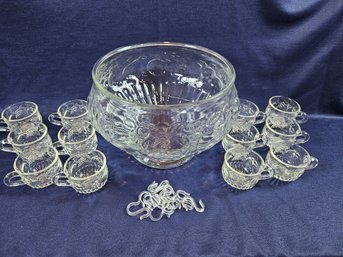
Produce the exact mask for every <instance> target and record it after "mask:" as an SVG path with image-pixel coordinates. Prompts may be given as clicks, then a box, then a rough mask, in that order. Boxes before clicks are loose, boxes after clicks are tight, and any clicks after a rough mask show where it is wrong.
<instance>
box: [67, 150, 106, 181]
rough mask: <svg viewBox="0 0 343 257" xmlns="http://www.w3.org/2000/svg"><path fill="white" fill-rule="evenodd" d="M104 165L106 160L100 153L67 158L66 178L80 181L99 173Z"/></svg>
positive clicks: (94, 152)
mask: <svg viewBox="0 0 343 257" xmlns="http://www.w3.org/2000/svg"><path fill="white" fill-rule="evenodd" d="M105 164H106V158H105V156H104V154H103V153H101V152H100V151H97V150H96V151H93V152H91V153H89V154H86V155H78V156H73V157H71V158H69V159H68V160H67V161H66V163H65V169H64V170H65V173H66V175H67V177H69V178H71V179H76V180H82V179H85V178H89V177H92V176H94V175H96V174H98V173H100V172H101V171H102V170H103V168H104V166H105Z"/></svg>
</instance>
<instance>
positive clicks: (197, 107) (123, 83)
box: [88, 42, 239, 169]
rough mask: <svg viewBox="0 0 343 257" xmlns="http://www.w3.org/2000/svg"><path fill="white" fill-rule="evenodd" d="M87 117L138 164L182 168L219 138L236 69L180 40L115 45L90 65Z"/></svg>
mask: <svg viewBox="0 0 343 257" xmlns="http://www.w3.org/2000/svg"><path fill="white" fill-rule="evenodd" d="M92 76H93V86H92V89H91V91H90V93H89V96H88V107H89V111H90V112H89V113H90V119H91V121H92V123H93V125H94V127H95V128H96V130H97V131H98V132H99V133H100V134H101V135H102V136H103V137H104V138H105V139H106V140H107V141H109V142H110V143H112V144H113V145H114V146H116V147H118V148H120V149H122V150H124V151H126V152H127V153H129V154H131V155H133V156H134V157H135V158H136V159H137V160H138V161H139V162H141V163H143V164H144V165H147V166H150V167H154V168H159V169H168V168H173V167H177V166H180V165H182V164H184V163H186V162H187V161H189V160H190V159H191V158H192V157H194V156H195V155H196V154H198V153H200V152H202V151H205V150H207V149H209V148H211V147H212V146H213V145H215V144H216V143H218V142H219V141H220V140H221V139H222V138H223V137H224V135H225V132H227V131H228V130H229V129H230V126H231V123H232V120H233V119H234V118H235V116H236V113H237V110H238V102H239V100H238V97H237V91H236V88H235V85H234V81H235V70H234V68H233V66H232V65H231V63H230V62H228V61H227V60H226V59H225V58H224V57H222V56H221V55H219V54H217V53H216V52H213V51H211V50H209V49H206V48H203V47H200V46H194V45H188V44H180V43H169V42H162V43H146V44H139V45H133V46H127V47H122V48H118V49H116V50H114V51H112V52H110V53H108V54H106V55H105V56H104V57H102V58H100V59H99V60H98V61H97V62H96V63H95V65H94V67H93V71H92Z"/></svg>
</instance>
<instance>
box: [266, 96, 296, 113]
mask: <svg viewBox="0 0 343 257" xmlns="http://www.w3.org/2000/svg"><path fill="white" fill-rule="evenodd" d="M281 97H282V98H286V99H288V100H290V101H291V102H293V103H295V105H296V106H297V109H298V110H297V111H294V112H287V111H284V110H281V109H279V108H277V107H276V106H275V105H274V104H273V103H272V100H273V99H275V98H281ZM268 103H269V106H270V107H272V108H273V109H275V110H277V111H278V112H282V113H289V114H296V113H298V112H300V111H301V106H300V104H299V103H298V102H297V101H295V100H294V99H292V98H290V97H287V96H282V95H275V96H272V97H271V98H269V100H268Z"/></svg>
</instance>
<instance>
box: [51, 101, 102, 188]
mask: <svg viewBox="0 0 343 257" xmlns="http://www.w3.org/2000/svg"><path fill="white" fill-rule="evenodd" d="M49 121H50V122H51V123H52V124H55V125H57V126H62V128H61V129H60V130H59V132H58V135H57V137H58V141H56V142H54V143H53V146H54V147H55V148H56V149H57V151H58V153H59V154H60V155H69V156H70V157H69V158H68V159H67V161H66V162H65V164H64V169H63V172H60V173H59V174H57V175H56V176H55V178H54V183H55V184H56V185H57V186H71V187H72V188H74V189H75V191H77V192H79V193H83V194H86V193H92V192H95V191H97V190H99V189H100V188H102V187H103V186H104V185H105V184H106V182H107V178H108V168H107V165H106V157H105V155H104V154H103V153H102V152H101V151H99V150H97V149H96V148H97V146H98V139H97V136H96V133H95V129H94V128H93V126H92V124H91V123H90V122H89V121H88V109H87V102H86V101H85V100H80V99H75V100H70V101H68V102H66V103H64V104H62V105H61V106H60V107H59V108H58V110H57V112H56V113H52V114H50V115H49Z"/></svg>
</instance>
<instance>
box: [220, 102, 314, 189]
mask: <svg viewBox="0 0 343 257" xmlns="http://www.w3.org/2000/svg"><path fill="white" fill-rule="evenodd" d="M300 109H301V108H300V105H299V104H298V103H297V102H296V101H294V100H293V99H290V98H288V97H283V96H273V97H271V98H270V99H269V103H268V106H267V108H266V111H265V113H264V112H261V111H259V109H258V107H257V106H256V105H255V104H254V103H252V102H250V101H248V100H244V99H240V107H239V112H238V117H237V120H236V121H235V123H234V124H233V126H232V129H231V130H230V131H229V133H228V134H227V135H226V136H225V138H224V139H223V141H222V145H223V147H224V149H225V151H226V153H225V157H224V163H223V166H222V174H223V178H224V180H225V181H226V182H227V183H228V184H229V185H230V186H232V187H234V188H237V189H241V190H246V189H250V188H252V187H254V186H255V185H256V183H257V182H258V181H259V180H263V179H269V178H272V177H275V178H276V179H279V180H281V181H294V180H296V179H297V178H299V177H300V176H301V175H302V174H303V173H304V171H305V170H309V169H312V168H315V167H316V166H317V165H318V159H316V158H314V157H312V156H310V155H309V154H308V152H307V151H306V150H305V149H304V148H302V147H301V146H299V145H298V144H301V143H305V142H307V141H308V140H309V138H310V136H309V134H308V133H307V132H305V131H302V130H301V127H300V125H299V123H304V122H306V121H307V115H306V113H304V112H302V111H301V110H300ZM263 121H265V125H264V128H263V130H262V133H261V134H260V133H259V131H258V130H257V128H256V127H255V126H254V124H258V123H262V122H263ZM264 145H267V146H268V147H269V152H268V154H267V157H266V159H265V160H264V159H263V158H262V157H261V156H260V155H259V154H258V153H257V152H255V151H254V150H253V149H254V148H259V147H262V146H264Z"/></svg>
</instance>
